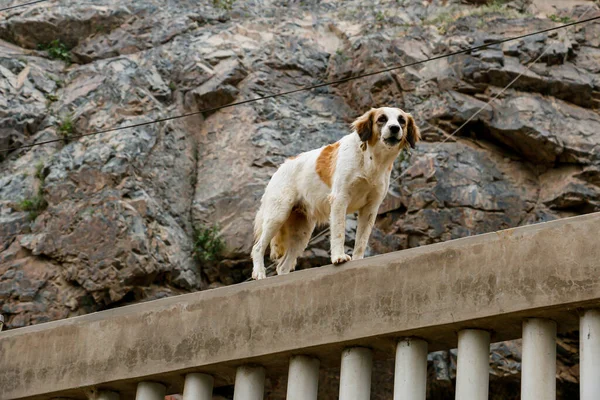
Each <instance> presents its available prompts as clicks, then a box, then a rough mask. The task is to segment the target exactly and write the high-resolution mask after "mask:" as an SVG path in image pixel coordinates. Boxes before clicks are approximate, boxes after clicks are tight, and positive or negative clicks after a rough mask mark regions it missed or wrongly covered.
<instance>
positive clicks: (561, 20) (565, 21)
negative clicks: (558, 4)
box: [548, 14, 574, 24]
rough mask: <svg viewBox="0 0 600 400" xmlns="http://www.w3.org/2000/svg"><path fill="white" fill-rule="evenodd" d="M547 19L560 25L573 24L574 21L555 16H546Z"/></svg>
mask: <svg viewBox="0 0 600 400" xmlns="http://www.w3.org/2000/svg"><path fill="white" fill-rule="evenodd" d="M548 18H550V19H551V20H552V21H554V22H560V23H561V24H568V23H570V22H574V20H573V19H572V18H570V17H559V16H558V15H556V14H552V15H548Z"/></svg>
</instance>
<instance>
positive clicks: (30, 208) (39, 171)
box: [18, 161, 48, 221]
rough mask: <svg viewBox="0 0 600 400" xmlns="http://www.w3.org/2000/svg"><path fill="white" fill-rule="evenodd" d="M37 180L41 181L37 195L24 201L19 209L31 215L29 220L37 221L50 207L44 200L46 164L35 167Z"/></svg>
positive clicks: (38, 164) (40, 163)
mask: <svg viewBox="0 0 600 400" xmlns="http://www.w3.org/2000/svg"><path fill="white" fill-rule="evenodd" d="M34 176H35V178H36V179H37V180H39V186H38V190H37V192H36V194H35V195H34V196H33V197H30V198H28V199H24V200H22V201H21V202H20V203H19V205H18V209H19V210H21V211H27V212H28V213H29V215H28V219H29V220H30V221H33V220H35V219H36V218H37V217H38V216H39V215H40V214H41V213H42V211H44V210H45V209H46V208H47V207H48V202H47V201H46V199H45V198H44V180H45V178H46V177H45V176H44V163H43V162H41V161H40V162H39V163H37V164H36V166H35V174H34Z"/></svg>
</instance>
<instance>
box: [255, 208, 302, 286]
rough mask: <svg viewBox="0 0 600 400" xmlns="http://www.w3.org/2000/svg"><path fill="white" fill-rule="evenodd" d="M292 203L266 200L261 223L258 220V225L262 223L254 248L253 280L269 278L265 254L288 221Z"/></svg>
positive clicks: (261, 213) (257, 230) (258, 228)
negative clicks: (272, 240) (270, 243)
mask: <svg viewBox="0 0 600 400" xmlns="http://www.w3.org/2000/svg"><path fill="white" fill-rule="evenodd" d="M292 205H293V203H292V201H285V200H282V199H278V200H276V201H269V200H268V199H265V200H264V203H263V204H262V205H261V210H260V211H259V215H260V216H261V218H260V219H261V221H259V220H258V219H257V221H256V223H257V224H259V223H260V227H257V229H256V232H257V236H258V237H257V238H256V243H254V246H253V247H252V264H253V267H252V278H253V279H264V278H266V277H267V271H266V269H265V252H266V250H267V247H268V246H269V242H270V241H271V239H273V237H274V236H275V235H276V234H277V232H278V231H279V230H280V229H281V227H282V226H283V224H284V223H285V221H286V220H287V219H288V217H289V215H290V212H291V210H292ZM265 210H266V211H265Z"/></svg>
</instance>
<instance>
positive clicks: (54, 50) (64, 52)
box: [38, 39, 71, 63]
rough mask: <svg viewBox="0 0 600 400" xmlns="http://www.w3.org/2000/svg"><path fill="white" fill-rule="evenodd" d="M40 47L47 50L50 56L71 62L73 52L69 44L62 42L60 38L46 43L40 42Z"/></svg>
mask: <svg viewBox="0 0 600 400" xmlns="http://www.w3.org/2000/svg"><path fill="white" fill-rule="evenodd" d="M38 49H39V50H44V51H47V52H48V57H50V58H52V59H54V60H62V61H64V62H66V63H71V52H70V51H69V48H68V47H67V45H66V44H64V43H63V42H61V41H60V39H56V40H53V41H51V42H50V43H49V44H46V45H43V44H39V45H38Z"/></svg>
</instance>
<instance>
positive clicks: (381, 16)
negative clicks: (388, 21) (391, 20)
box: [375, 11, 385, 22]
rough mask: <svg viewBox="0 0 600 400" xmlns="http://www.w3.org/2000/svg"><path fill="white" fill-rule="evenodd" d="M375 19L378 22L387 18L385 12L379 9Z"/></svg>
mask: <svg viewBox="0 0 600 400" xmlns="http://www.w3.org/2000/svg"><path fill="white" fill-rule="evenodd" d="M375 20H376V21H377V22H383V21H384V20H385V14H384V13H383V12H382V11H379V12H378V13H377V14H375Z"/></svg>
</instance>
